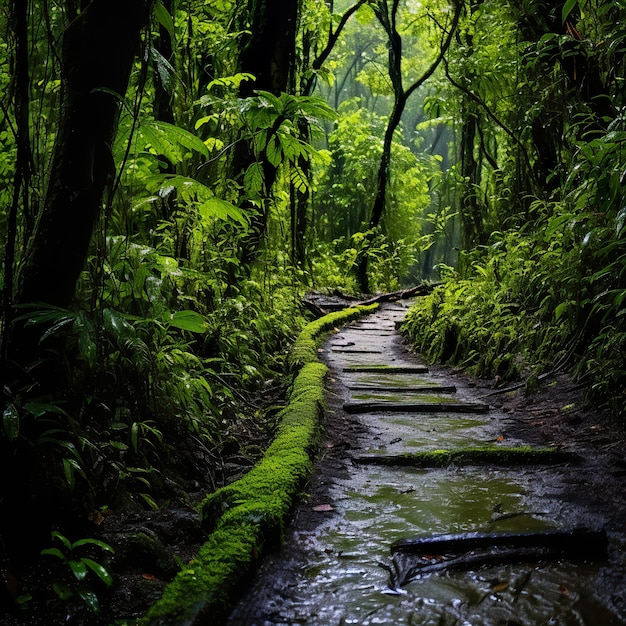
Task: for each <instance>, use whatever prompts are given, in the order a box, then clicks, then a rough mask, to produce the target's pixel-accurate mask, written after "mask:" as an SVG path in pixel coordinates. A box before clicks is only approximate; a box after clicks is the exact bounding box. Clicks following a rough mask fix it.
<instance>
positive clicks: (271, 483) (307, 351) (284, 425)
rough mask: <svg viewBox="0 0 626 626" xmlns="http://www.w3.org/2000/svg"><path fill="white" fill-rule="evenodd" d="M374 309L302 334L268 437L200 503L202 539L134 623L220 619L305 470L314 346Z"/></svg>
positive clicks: (326, 320) (172, 624)
mask: <svg viewBox="0 0 626 626" xmlns="http://www.w3.org/2000/svg"><path fill="white" fill-rule="evenodd" d="M377 307H378V305H377V304H373V305H367V306H354V307H350V308H348V309H343V310H341V311H336V312H333V313H330V314H328V315H326V316H324V317H322V318H320V319H318V320H315V321H313V322H310V323H309V324H307V325H306V326H305V328H304V329H303V330H302V331H301V332H300V334H299V336H298V337H297V339H296V341H295V342H294V345H293V346H292V349H291V351H290V354H289V358H288V367H289V372H290V374H291V375H292V376H293V383H292V386H291V392H290V394H289V403H288V404H287V406H286V407H285V408H284V409H283V410H282V411H281V413H280V419H279V427H278V431H277V434H276V437H275V438H274V441H273V442H272V444H271V445H270V446H269V448H268V449H267V451H266V453H265V455H264V456H263V459H262V460H261V461H260V462H259V463H258V464H257V465H256V466H255V467H254V468H253V469H251V470H250V471H249V472H248V473H247V474H246V475H245V476H243V477H242V478H241V479H239V480H238V481H236V482H234V483H232V484H230V485H227V486H225V487H223V488H221V489H219V490H217V491H216V492H214V493H212V494H210V495H209V496H208V497H207V498H206V499H205V500H204V501H203V502H202V504H201V505H200V507H199V512H200V515H201V516H202V520H203V523H204V526H205V528H206V529H207V532H208V538H207V541H206V542H205V543H204V544H203V546H202V547H201V548H200V550H199V552H198V554H197V555H196V557H195V558H194V560H193V562H192V563H190V564H189V565H187V566H185V568H184V569H183V570H182V571H181V572H179V573H178V575H177V576H176V577H175V579H174V580H173V581H172V582H171V583H170V584H168V585H167V586H166V588H165V590H164V592H163V595H162V596H161V598H160V599H159V600H158V601H157V602H156V603H155V604H154V605H153V606H152V607H151V608H150V610H149V611H148V612H147V614H146V615H145V616H144V617H143V618H142V619H141V620H139V622H138V624H140V625H141V626H183V625H185V626H193V625H199V624H209V623H210V624H220V623H223V621H225V620H226V618H227V616H228V613H229V612H230V610H231V609H232V605H233V602H234V596H235V594H236V592H237V590H238V589H239V588H240V587H241V586H242V585H243V583H244V582H245V580H246V578H247V576H248V575H249V574H250V572H251V571H252V570H253V568H254V566H255V565H256V563H257V562H258V560H259V557H260V556H261V555H262V554H263V551H264V549H265V548H266V547H267V546H270V545H272V544H275V543H276V541H279V540H280V539H281V538H282V532H283V525H284V523H285V521H286V519H287V515H288V513H289V511H290V509H291V507H292V505H293V502H294V499H295V497H296V495H297V494H298V492H299V490H300V489H301V487H302V486H303V485H304V483H305V482H306V480H307V479H308V477H309V476H310V473H311V470H312V462H313V458H314V456H315V453H316V451H317V449H318V443H319V436H320V417H321V414H322V411H323V406H324V384H323V383H324V376H325V374H326V366H325V365H323V364H322V363H320V362H319V361H318V360H317V349H318V347H319V345H320V344H321V342H322V341H323V339H324V338H325V334H326V333H327V332H328V331H330V330H332V329H333V328H334V327H336V326H337V325H339V324H344V323H346V322H348V321H350V320H352V319H355V318H358V317H361V316H363V315H367V314H369V313H372V312H373V311H375V310H376V308H377Z"/></svg>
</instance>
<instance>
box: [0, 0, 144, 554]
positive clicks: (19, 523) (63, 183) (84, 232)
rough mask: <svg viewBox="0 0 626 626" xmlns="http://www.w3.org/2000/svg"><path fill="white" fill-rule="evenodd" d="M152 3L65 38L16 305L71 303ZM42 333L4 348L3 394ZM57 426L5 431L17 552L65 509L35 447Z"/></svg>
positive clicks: (115, 0) (96, 10) (5, 531)
mask: <svg viewBox="0 0 626 626" xmlns="http://www.w3.org/2000/svg"><path fill="white" fill-rule="evenodd" d="M150 7H151V2H150V1H149V0H92V2H90V3H88V4H85V3H84V8H83V10H82V11H81V13H80V14H79V15H77V16H76V17H75V19H74V20H73V21H72V22H71V23H70V25H69V26H68V27H67V29H66V31H65V33H64V37H63V48H62V59H61V61H62V68H61V82H62V104H61V110H60V119H59V128H58V133H57V136H56V142H55V146H54V152H53V155H52V163H51V167H50V177H49V185H48V189H47V194H46V197H45V202H44V204H43V207H42V210H41V212H40V214H39V215H38V218H37V221H36V224H35V229H34V232H33V234H32V236H31V238H30V240H29V241H28V244H27V250H26V256H25V260H24V263H23V266H22V268H21V275H20V282H19V285H18V290H17V295H16V298H15V301H14V304H17V305H29V306H34V307H36V306H39V305H40V304H41V303H43V304H45V305H53V306H58V307H64V308H67V307H69V306H70V304H71V303H72V300H73V296H74V291H75V288H76V284H77V281H78V277H79V275H80V273H81V271H82V269H83V267H84V264H85V260H86V257H87V253H88V248H89V243H90V240H91V235H92V231H93V228H94V224H95V223H96V220H97V219H98V217H99V216H100V212H101V208H102V203H103V197H104V194H105V191H106V188H107V184H108V183H109V181H111V179H112V177H113V175H114V164H113V157H112V153H111V144H112V142H113V139H114V135H115V131H116V128H117V122H118V113H119V110H120V101H119V98H121V97H124V95H125V93H126V89H127V86H128V82H129V77H130V73H131V70H132V66H133V60H134V58H135V53H136V51H137V48H138V43H139V41H140V33H141V29H142V28H143V27H144V26H145V25H146V24H147V23H148V18H149V11H150ZM117 94H119V96H118V95H117ZM40 335H41V329H38V328H37V327H36V326H28V325H26V324H23V323H22V324H20V325H14V329H13V334H12V336H11V338H10V341H9V345H8V350H7V352H8V356H7V358H8V359H9V360H11V365H12V367H13V368H14V369H13V374H14V378H13V380H9V379H8V378H5V380H4V381H3V382H4V385H5V389H6V388H7V386H12V385H13V386H15V387H16V388H15V389H14V390H13V391H14V392H18V391H20V389H19V387H18V385H19V384H20V380H21V379H19V375H20V371H21V370H25V369H27V368H28V366H29V365H30V364H32V363H33V361H34V360H35V359H36V358H37V357H38V356H39V350H40V347H39V345H38V342H39V338H40ZM31 374H32V372H31ZM55 377H56V373H55V371H53V370H51V369H50V368H47V369H46V371H45V372H42V373H41V374H40V376H39V379H38V380H37V379H36V380H35V381H34V382H38V383H39V388H38V390H39V391H40V390H41V389H42V388H45V389H49V390H54V389H53V388H51V385H53V384H54V380H55ZM22 382H23V381H22ZM32 382H33V381H31V383H32ZM52 427H53V425H52V424H51V423H50V422H49V421H48V422H46V421H45V420H39V419H36V418H34V417H33V416H28V417H24V418H23V419H22V420H21V422H20V436H19V438H17V439H14V440H9V438H8V437H7V436H6V434H5V433H4V432H3V433H1V434H0V475H1V476H3V477H4V478H5V480H3V481H2V492H1V493H0V536H1V537H2V538H3V539H4V543H5V544H6V545H7V549H14V550H15V551H17V552H18V553H19V551H20V550H22V551H23V550H25V548H26V547H29V546H30V549H32V550H39V549H40V547H41V545H40V543H39V542H40V541H41V540H45V539H46V534H47V533H48V532H49V530H47V529H44V528H41V527H40V526H39V525H38V527H37V531H39V532H35V529H31V525H34V524H36V522H37V520H38V519H39V518H40V516H39V514H38V510H39V509H44V510H45V509H46V508H47V507H54V508H56V509H58V508H59V507H62V506H63V503H61V502H58V501H57V500H56V499H55V497H54V494H51V493H49V490H47V489H46V490H43V489H42V484H43V483H42V481H41V476H40V472H41V471H42V467H41V464H42V463H43V462H44V461H45V459H42V458H40V454H38V450H37V447H36V446H35V443H36V442H37V439H38V437H39V436H40V434H41V432H42V429H44V428H45V429H49V428H52ZM9 477H10V478H9ZM69 514H70V513H69V512H68V515H69ZM44 517H45V518H47V517H48V516H47V515H46V516H44ZM23 533H27V537H28V540H29V541H28V543H24V541H23V540H24V539H25V536H24V534H23ZM39 533H41V534H39Z"/></svg>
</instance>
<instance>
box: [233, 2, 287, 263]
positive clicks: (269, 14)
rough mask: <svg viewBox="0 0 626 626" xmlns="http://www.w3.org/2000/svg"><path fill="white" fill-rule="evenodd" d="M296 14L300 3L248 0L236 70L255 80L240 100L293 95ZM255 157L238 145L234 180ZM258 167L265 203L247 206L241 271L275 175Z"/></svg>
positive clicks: (266, 165) (259, 234) (263, 222)
mask: <svg viewBox="0 0 626 626" xmlns="http://www.w3.org/2000/svg"><path fill="white" fill-rule="evenodd" d="M298 13H299V3H298V2H297V1H295V0H250V3H249V9H248V15H249V17H250V23H249V24H248V26H247V29H248V30H249V31H250V35H249V36H248V38H247V40H246V41H244V44H243V49H242V52H241V54H240V56H239V71H241V72H247V73H249V74H252V75H253V76H255V78H256V80H255V81H244V82H242V83H241V87H240V93H239V95H240V97H242V98H248V97H250V96H253V95H254V92H255V90H262V91H269V92H271V93H273V94H275V95H279V94H281V93H283V92H293V84H292V83H293V69H294V67H295V55H296V53H295V50H296V33H297V29H298ZM254 158H255V156H254V154H253V151H252V148H251V146H250V145H248V144H247V142H244V141H240V142H238V143H237V145H236V148H235V153H234V156H233V165H232V168H233V173H234V177H235V179H238V180H243V176H244V174H245V172H246V170H247V169H248V167H249V166H250V165H251V164H252V163H253V162H254ZM261 166H262V169H263V178H264V185H265V195H266V201H265V202H264V203H263V206H261V207H254V206H252V204H249V205H248V206H247V208H248V209H249V211H250V214H251V228H250V233H249V234H248V236H247V237H246V238H245V239H244V240H243V241H242V242H241V263H242V265H243V267H244V269H245V268H246V267H247V266H249V265H250V263H252V262H253V261H254V259H255V258H256V256H257V253H258V250H259V247H260V245H261V241H262V239H263V235H264V234H265V230H266V227H267V218H268V214H269V207H268V202H269V198H270V197H271V190H272V187H273V185H274V182H275V180H276V175H277V173H278V170H277V168H276V167H275V166H274V165H272V164H271V163H270V162H269V161H268V160H267V159H265V160H264V161H263V162H262V164H261Z"/></svg>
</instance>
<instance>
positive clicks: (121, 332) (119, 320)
mask: <svg viewBox="0 0 626 626" xmlns="http://www.w3.org/2000/svg"><path fill="white" fill-rule="evenodd" d="M102 321H103V322H104V327H105V329H106V330H107V331H108V332H109V333H110V334H111V336H112V337H113V338H114V339H115V340H116V341H117V342H118V343H123V342H125V341H128V340H130V339H134V338H135V328H134V327H133V325H132V324H130V323H129V322H128V321H126V319H125V318H124V317H123V316H122V314H121V313H119V312H118V311H115V310H114V309H109V308H106V309H104V311H103V312H102Z"/></svg>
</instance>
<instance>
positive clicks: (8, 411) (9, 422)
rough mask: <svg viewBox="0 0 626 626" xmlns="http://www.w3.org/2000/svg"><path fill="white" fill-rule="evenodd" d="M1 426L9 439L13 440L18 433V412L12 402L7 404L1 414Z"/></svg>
mask: <svg viewBox="0 0 626 626" xmlns="http://www.w3.org/2000/svg"><path fill="white" fill-rule="evenodd" d="M2 427H3V429H4V433H5V435H6V436H7V437H8V439H9V441H15V440H16V439H17V437H18V435H19V434H20V414H19V411H18V410H17V407H16V406H15V405H14V404H9V405H8V406H7V407H6V408H5V409H4V413H3V415H2Z"/></svg>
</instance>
